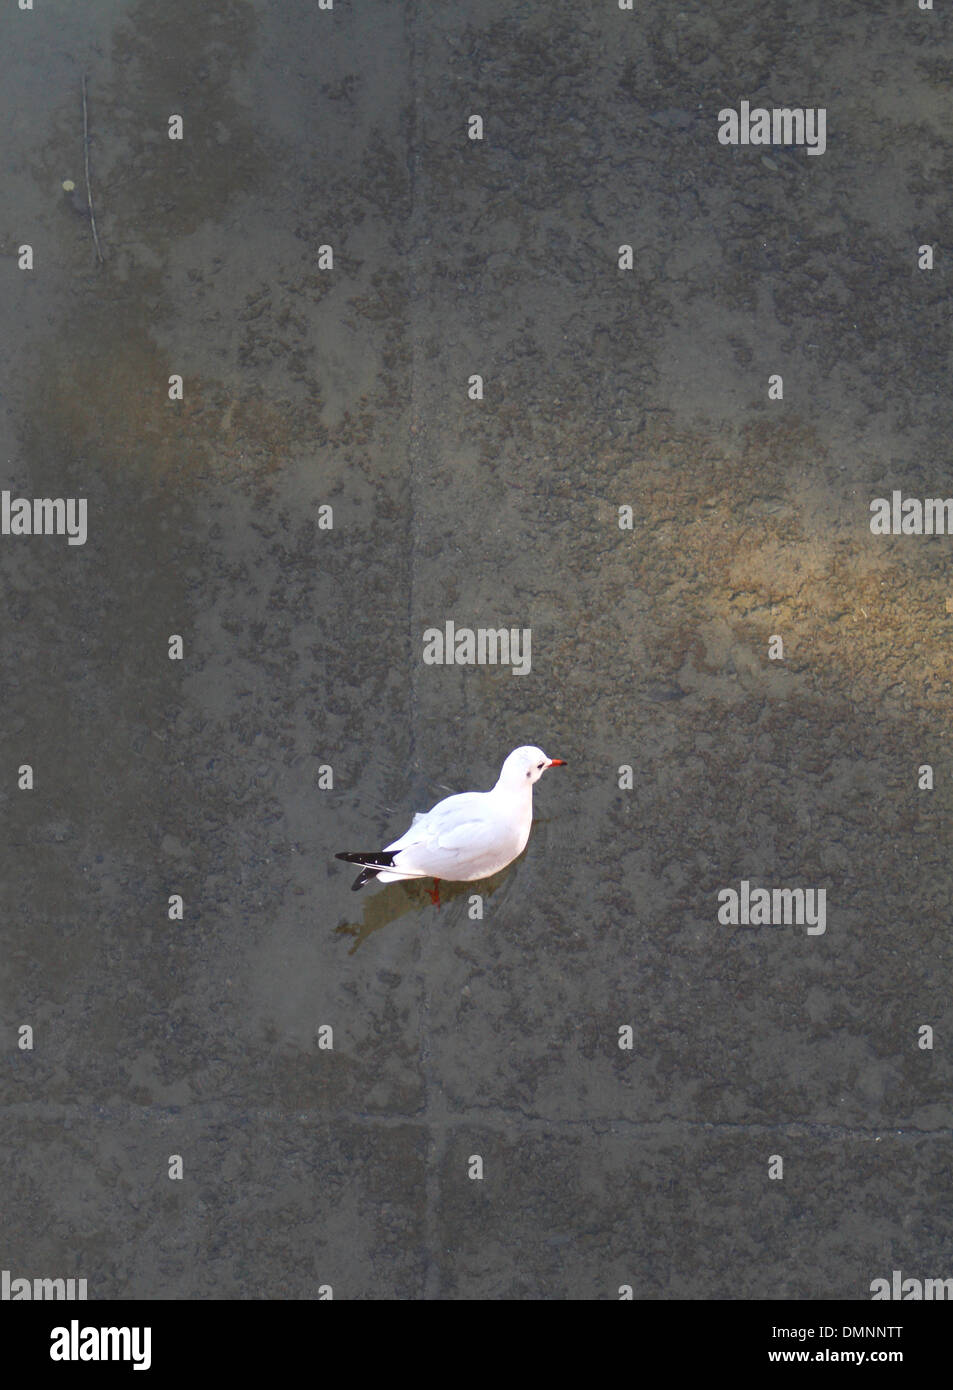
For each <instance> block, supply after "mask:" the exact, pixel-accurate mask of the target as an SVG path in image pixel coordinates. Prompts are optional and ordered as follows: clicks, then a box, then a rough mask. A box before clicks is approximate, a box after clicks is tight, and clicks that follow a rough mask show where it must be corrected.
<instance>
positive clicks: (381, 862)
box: [335, 745, 566, 907]
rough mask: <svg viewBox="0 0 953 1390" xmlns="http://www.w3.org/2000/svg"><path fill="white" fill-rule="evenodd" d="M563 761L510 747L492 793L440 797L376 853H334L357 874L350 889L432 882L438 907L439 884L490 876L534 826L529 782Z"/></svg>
mask: <svg viewBox="0 0 953 1390" xmlns="http://www.w3.org/2000/svg"><path fill="white" fill-rule="evenodd" d="M565 766H566V760H565V758H548V757H547V756H546V754H545V753H544V752H543V750H542V749H541V748H534V747H532V746H531V745H526V746H525V747H523V748H514V749H513V751H512V753H511V754H510V755H509V757H508V758H507V759H506V761H505V762H504V763H503V766H502V768H501V769H500V776H499V780H498V781H497V784H496V786H495V787H494V788H493V790H492V791H488V792H460V793H459V794H458V795H457V796H447V797H444V799H443V801H438V802H437V804H436V806H434V807H432V808H431V810H429V811H427V812H426V813H424V814H423V815H421V814H419V813H418V814H417V815H415V816H414V819H413V824H412V825H411V827H410V829H409V830H408V831H406V832H405V833H404V834H403V835H401V837H400V839H399V840H395V841H394V842H393V844H390V845H387V847H386V848H385V849H383V850H381V851H380V852H379V853H374V852H371V853H367V854H358V853H350V852H349V853H346V854H337V855H335V858H336V859H345V860H346V861H347V862H348V863H349V864H360V865H361V872H360V873H359V874H358V876H357V878H356V879H355V880H354V882H353V883H352V884H351V887H352V889H354V890H355V891H356V890H357V889H358V888H363V887H364V885H365V883H369V882H370V881H371V879H374V878H376V879H379V880H380V882H381V883H392V882H394V881H395V880H396V879H405V878H432V879H433V888H432V889H428V890H427V891H428V892H429V893H430V901H431V902H432V903H436V905H437V907H439V906H440V880H441V879H442V878H445V879H449V880H450V881H452V882H456V883H469V882H472V881H473V880H474V879H478V878H489V877H490V875H491V874H496V873H499V871H500V869H505V868H506V866H507V864H512V862H513V860H514V859H515V858H516V857H517V855H520V854H522V853H523V850H524V849H525V848H526V841H527V840H528V839H529V832H530V827H531V825H532V823H533V783H534V782H538V781H539V779H540V777H542V775H543V773H544V772H545V771H546V769H547V768H548V767H565Z"/></svg>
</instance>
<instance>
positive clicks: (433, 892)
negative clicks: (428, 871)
mask: <svg viewBox="0 0 953 1390" xmlns="http://www.w3.org/2000/svg"><path fill="white" fill-rule="evenodd" d="M427 892H428V893H429V894H430V901H431V902H432V903H433V904H434V905H435V906H436V907H439V906H440V880H439V878H435V879H434V881H433V887H432V888H428V889H427Z"/></svg>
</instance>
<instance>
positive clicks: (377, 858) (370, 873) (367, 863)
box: [334, 849, 394, 893]
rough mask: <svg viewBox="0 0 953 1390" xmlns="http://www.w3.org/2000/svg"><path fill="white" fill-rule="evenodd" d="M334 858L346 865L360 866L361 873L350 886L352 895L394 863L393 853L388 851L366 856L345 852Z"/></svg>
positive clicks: (370, 853)
mask: <svg viewBox="0 0 953 1390" xmlns="http://www.w3.org/2000/svg"><path fill="white" fill-rule="evenodd" d="M334 857H335V859H343V860H344V862H345V863H346V864H360V866H361V872H360V873H359V874H358V876H357V878H356V879H355V880H354V882H353V883H352V884H351V892H352V893H356V892H357V890H358V889H359V888H363V887H364V885H365V883H370V882H371V880H372V879H375V878H376V877H377V875H378V874H379V873H380V871H381V869H389V868H391V866H392V865H393V863H394V853H393V851H392V850H389V849H385V850H380V851H374V852H370V851H369V852H368V853H366V854H356V853H352V852H351V851H346V852H345V853H344V854H336V855H335V856H334Z"/></svg>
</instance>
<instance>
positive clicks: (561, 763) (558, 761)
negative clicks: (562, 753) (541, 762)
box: [549, 758, 566, 767]
mask: <svg viewBox="0 0 953 1390" xmlns="http://www.w3.org/2000/svg"><path fill="white" fill-rule="evenodd" d="M549 766H550V767H565V766H566V759H565V758H550V760H549Z"/></svg>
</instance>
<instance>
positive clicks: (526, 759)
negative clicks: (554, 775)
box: [500, 744, 566, 787]
mask: <svg viewBox="0 0 953 1390" xmlns="http://www.w3.org/2000/svg"><path fill="white" fill-rule="evenodd" d="M565 765H566V761H565V759H564V758H549V757H547V756H546V754H545V753H544V752H543V750H542V748H534V747H533V746H532V745H531V744H527V745H526V746H525V747H523V748H514V749H513V751H512V753H511V754H510V755H509V757H508V758H507V759H506V762H505V763H504V764H503V768H502V770H501V772H500V781H501V782H503V783H505V784H506V785H507V786H519V785H520V784H525V785H527V786H530V787H531V786H532V785H533V783H534V782H538V781H539V779H540V778H541V777H542V775H543V773H544V772H545V771H546V769H547V768H548V767H565Z"/></svg>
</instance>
